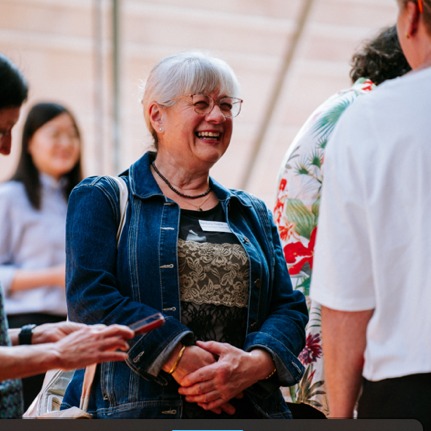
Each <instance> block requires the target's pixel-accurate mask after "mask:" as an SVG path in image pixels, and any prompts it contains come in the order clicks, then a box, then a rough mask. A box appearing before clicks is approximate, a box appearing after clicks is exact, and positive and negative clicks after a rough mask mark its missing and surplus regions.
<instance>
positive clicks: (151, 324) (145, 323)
mask: <svg viewBox="0 0 431 431" xmlns="http://www.w3.org/2000/svg"><path fill="white" fill-rule="evenodd" d="M164 323H165V318H164V317H163V315H162V314H161V313H156V314H153V315H152V316H149V317H146V318H145V319H142V320H138V321H137V322H135V323H132V324H131V325H129V328H130V329H131V330H132V331H135V336H136V335H140V334H144V333H145V332H150V331H152V330H153V329H156V328H160V326H162V325H164Z"/></svg>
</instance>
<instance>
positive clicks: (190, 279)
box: [178, 239, 249, 308]
mask: <svg viewBox="0 0 431 431" xmlns="http://www.w3.org/2000/svg"><path fill="white" fill-rule="evenodd" d="M178 261H179V272H180V289H181V301H184V302H192V303H194V304H199V305H201V304H213V305H224V306H226V307H238V308H246V307H247V305H248V288H249V262H248V256H247V254H246V252H245V251H244V249H243V248H242V246H241V245H239V244H211V243H207V242H205V243H198V242H193V241H184V240H182V239H179V240H178Z"/></svg>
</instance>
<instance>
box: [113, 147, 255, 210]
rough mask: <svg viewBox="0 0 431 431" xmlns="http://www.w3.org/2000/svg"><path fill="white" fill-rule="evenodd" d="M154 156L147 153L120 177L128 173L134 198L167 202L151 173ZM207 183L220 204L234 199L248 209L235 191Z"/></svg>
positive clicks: (213, 182)
mask: <svg viewBox="0 0 431 431" xmlns="http://www.w3.org/2000/svg"><path fill="white" fill-rule="evenodd" d="M155 156H156V153H155V152H152V151H148V152H147V153H145V154H144V155H143V156H142V157H141V158H140V159H139V160H138V161H137V162H135V163H134V164H133V165H132V166H131V167H130V169H129V171H125V172H123V174H121V175H124V174H126V173H127V172H129V178H130V190H131V193H132V194H133V195H134V196H137V197H139V198H141V199H148V198H150V197H152V196H162V197H163V198H164V199H166V200H167V199H169V198H167V197H165V196H164V194H163V192H162V191H161V189H160V187H159V185H158V184H157V182H156V180H155V179H154V177H153V174H152V172H151V168H150V166H151V163H152V161H153V160H154V159H155ZM209 181H210V185H211V188H212V189H213V191H214V193H215V194H216V196H217V198H218V199H219V201H220V202H222V203H224V204H225V205H227V204H229V201H230V200H231V199H236V200H238V201H239V203H240V204H241V205H243V206H245V207H250V204H249V203H248V202H247V201H246V200H245V199H244V198H243V197H242V196H239V195H237V194H236V193H235V191H232V190H229V189H227V188H226V187H223V186H222V185H221V184H220V183H218V182H217V181H215V180H214V179H212V178H211V177H210V179H209Z"/></svg>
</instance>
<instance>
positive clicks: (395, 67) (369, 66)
mask: <svg viewBox="0 0 431 431" xmlns="http://www.w3.org/2000/svg"><path fill="white" fill-rule="evenodd" d="M351 64H352V70H351V71H350V78H351V79H352V82H356V80H357V79H359V78H368V79H370V80H371V81H373V82H374V84H376V85H379V84H381V83H382V82H384V81H386V80H387V79H393V78H397V77H398V76H402V75H404V74H405V73H407V72H409V71H410V70H411V67H410V66H409V64H408V63H407V60H406V58H405V57H404V54H403V51H402V50H401V45H400V42H399V40H398V34H397V28H396V26H393V27H389V28H384V29H382V30H381V31H380V33H379V34H378V35H377V37H375V38H374V39H371V40H369V41H366V42H365V43H364V45H363V46H362V49H361V50H360V51H358V52H356V53H355V54H354V55H353V57H352V62H351Z"/></svg>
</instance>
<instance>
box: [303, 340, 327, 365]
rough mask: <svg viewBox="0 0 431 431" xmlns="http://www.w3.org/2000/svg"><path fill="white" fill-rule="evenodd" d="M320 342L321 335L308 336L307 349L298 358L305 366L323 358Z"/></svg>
mask: <svg viewBox="0 0 431 431" xmlns="http://www.w3.org/2000/svg"><path fill="white" fill-rule="evenodd" d="M320 342H321V340H320V334H314V335H311V334H308V336H307V340H306V341H305V347H304V349H303V350H302V352H301V353H300V354H299V356H298V359H299V360H300V361H301V362H302V363H303V364H304V365H308V364H311V363H312V362H316V361H317V360H318V359H319V358H320V357H321V356H322V346H321V345H320Z"/></svg>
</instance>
